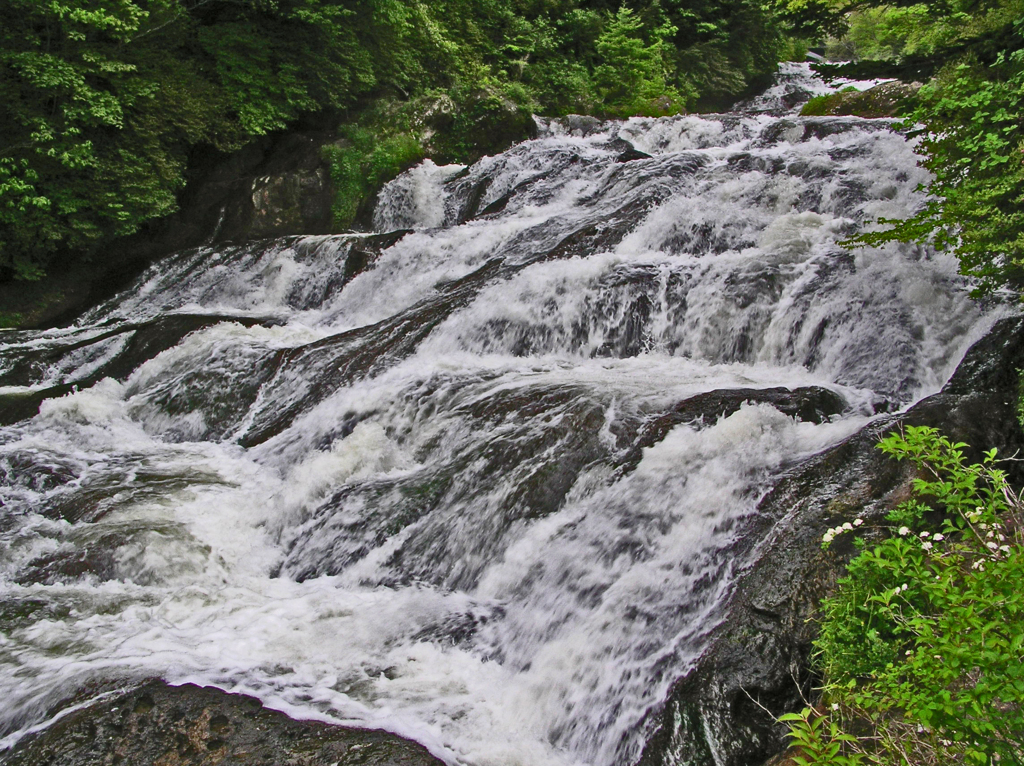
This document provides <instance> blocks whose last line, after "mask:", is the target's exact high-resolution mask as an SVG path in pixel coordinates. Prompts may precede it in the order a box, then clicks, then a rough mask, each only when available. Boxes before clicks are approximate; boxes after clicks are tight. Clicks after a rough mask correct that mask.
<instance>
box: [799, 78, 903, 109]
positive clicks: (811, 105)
mask: <svg viewBox="0 0 1024 766" xmlns="http://www.w3.org/2000/svg"><path fill="white" fill-rule="evenodd" d="M920 89H921V83H905V82H900V81H899V80H893V81H891V82H883V83H882V84H881V85H876V86H875V87H873V88H868V89H867V90H865V91H852V90H851V91H843V92H839V93H833V94H831V95H828V96H824V97H820V98H816V99H812V100H811V101H809V102H808V103H807V104H806V105H805V106H804V108H803V110H802V111H801V114H802V115H805V116H807V115H814V116H832V117H839V116H850V117H901V116H903V115H904V114H906V113H907V110H908V109H909V108H910V107H911V105H912V104H913V101H914V96H915V95H917V91H918V90H920Z"/></svg>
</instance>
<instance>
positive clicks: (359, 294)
mask: <svg viewBox="0 0 1024 766" xmlns="http://www.w3.org/2000/svg"><path fill="white" fill-rule="evenodd" d="M823 90H824V88H823V86H821V84H820V83H815V82H814V81H813V80H812V79H811V78H810V76H809V72H808V70H807V69H806V68H804V67H802V66H798V65H790V66H788V67H786V68H785V69H784V72H783V77H782V79H781V81H780V84H779V85H778V86H776V88H775V89H773V90H772V91H769V93H768V94H766V95H765V96H763V97H761V98H759V99H756V100H754V101H752V102H750V103H749V104H747V105H746V107H745V109H746V111H743V112H739V113H735V114H729V115H709V116H683V117H674V118H663V119H631V120H628V121H626V122H616V123H604V124H596V123H593V122H589V121H586V120H577V121H574V120H572V119H567V120H561V121H551V122H546V123H544V124H543V125H542V135H541V137H540V138H538V139H536V140H534V141H530V142H526V143H523V144H520V145H518V146H516V147H513V148H512V149H511V150H509V151H508V152H506V153H504V154H502V155H499V156H495V157H488V158H485V159H483V160H482V161H480V162H479V163H477V164H476V165H474V166H472V167H470V168H462V167H456V166H449V167H437V166H435V165H433V164H432V163H430V162H429V161H427V162H424V163H423V164H422V165H420V166H419V167H417V168H414V169H413V170H411V171H409V172H408V173H406V174H405V175H403V176H401V177H400V178H398V179H397V180H395V181H393V182H392V183H391V184H389V185H388V186H387V187H386V188H385V189H384V191H383V192H382V193H381V196H380V201H379V204H378V206H377V212H376V218H375V224H376V228H377V229H378V230H379V231H380V232H391V231H394V230H400V231H397V232H396V233H394V234H370V235H341V236H329V237H305V238H290V239H285V240H276V241H268V242H262V243H255V244H251V245H245V246H240V247H225V248H220V249H217V248H202V249H199V250H196V251H190V252H186V253H181V254H178V255H175V256H173V257H171V258H168V259H166V260H164V261H162V262H160V263H157V264H156V265H155V266H153V267H152V268H151V269H150V270H149V271H148V272H147V273H146V274H145V275H143V277H142V278H141V279H140V280H139V282H138V283H137V284H136V285H135V286H134V287H133V288H132V289H130V290H129V291H127V292H126V293H124V294H122V295H120V296H118V297H117V298H116V299H114V300H113V301H111V302H109V303H107V304H105V305H102V306H99V307H97V308H95V309H94V310H92V311H90V312H89V313H88V314H87V315H86V316H84V317H83V318H82V319H81V320H80V321H79V322H78V323H77V324H76V325H75V326H73V327H70V328H65V329H59V330H51V331H46V332H22V333H7V334H6V335H5V336H4V340H5V341H6V343H5V345H4V347H3V348H2V350H0V384H2V385H4V386H6V388H3V389H0V399H2V402H3V403H4V406H5V407H6V408H7V410H6V411H7V412H8V413H14V414H13V415H11V414H9V415H8V416H7V420H8V422H9V425H8V426H7V427H5V428H3V429H0V476H2V481H3V486H2V488H0V492H2V496H0V498H2V504H3V505H2V508H0V693H2V694H3V697H4V699H5V705H4V707H3V710H2V711H0V734H5V735H6V739H5V740H2V742H3V744H6V745H8V746H9V745H11V744H13V743H14V742H15V741H17V739H18V738H19V737H20V736H22V735H23V734H24V732H25V731H26V730H28V729H29V728H31V727H33V726H37V725H39V724H41V723H42V722H43V719H44V717H45V711H46V710H47V708H48V707H49V706H50V705H52V704H53V703H54V702H55V701H57V700H60V699H62V698H65V697H68V696H70V695H71V694H73V693H75V692H76V691H77V690H80V689H82V688H84V687H86V686H87V685H88V684H89V683H91V682H94V681H104V680H108V679H125V678H127V679H131V678H146V677H150V676H154V675H160V676H163V677H164V678H166V679H168V680H170V681H172V682H184V681H188V680H190V681H196V682H200V683H205V684H213V685H217V686H220V687H222V688H224V689H228V690H233V691H245V692H248V693H251V694H255V695H257V696H259V697H261V698H262V699H263V700H265V701H266V702H267V703H268V704H270V705H272V706H274V707H277V708H279V709H283V710H285V711H287V712H290V713H292V714H294V715H296V716H300V717H320V718H325V719H328V720H336V721H346V722H357V723H359V724H360V725H364V726H365V725H368V726H373V727H380V728H384V729H389V730H392V731H395V732H398V733H401V734H404V735H406V736H409V737H411V738H414V739H416V740H418V741H420V742H422V743H424V744H426V745H427V746H428V747H430V748H431V749H432V750H433V751H434V752H435V753H436V754H438V755H440V756H442V757H444V758H446V759H448V760H450V761H451V762H453V763H460V764H472V765H474V766H476V765H479V766H509V765H511V764H529V765H530V766H543V765H545V764H549V765H551V766H564V765H567V764H593V765H594V766H603V765H608V764H617V763H629V762H631V761H632V760H635V758H636V757H637V755H638V754H639V752H640V749H641V748H642V747H643V742H644V735H645V732H644V730H643V726H642V725H641V724H642V722H643V721H644V720H645V719H646V716H648V715H649V713H650V712H651V711H652V710H656V709H657V708H658V707H659V705H660V704H662V702H663V700H664V699H665V696H666V694H667V690H668V688H669V686H670V685H671V683H672V682H673V681H674V680H675V679H677V678H678V677H680V676H681V675H682V674H683V673H684V672H685V671H686V670H687V668H688V667H690V666H691V664H692V663H693V662H694V660H695V658H697V657H698V656H699V655H700V653H701V651H702V648H703V647H704V638H705V636H706V635H707V633H708V631H709V630H710V629H711V628H712V627H713V626H714V625H715V623H716V621H717V620H718V619H719V612H720V608H721V605H722V604H723V603H724V600H725V599H726V598H727V597H728V594H729V592H730V588H731V584H732V582H733V578H734V575H735V573H737V572H738V571H740V570H741V569H742V568H743V567H744V566H745V564H746V563H747V562H746V561H745V560H743V558H742V557H738V555H736V554H733V553H732V552H731V546H732V545H733V544H734V542H735V539H736V535H737V534H738V531H737V530H738V529H739V526H738V522H739V521H741V520H742V519H743V518H744V517H747V516H749V515H750V514H752V513H754V512H755V509H756V506H757V502H758V500H759V498H761V497H762V496H763V495H764V493H765V492H767V491H768V489H769V488H770V487H771V486H772V483H773V481H775V480H776V479H777V478H778V477H779V476H780V475H781V474H782V473H783V472H784V471H785V470H787V468H789V467H791V466H793V465H795V464H796V463H798V462H800V461H801V460H804V459H806V458H807V457H808V456H810V455H813V454H814V453H816V452H818V451H820V450H822V449H824V448H826V447H827V446H829V445H832V444H834V443H836V442H838V441H839V440H841V439H843V438H845V437H846V436H848V435H850V434H852V433H854V432H855V431H856V430H858V429H859V428H861V427H862V426H863V425H864V424H865V423H867V422H868V421H869V420H870V419H871V417H872V416H873V415H874V414H875V413H876V412H878V411H879V410H880V409H883V408H884V409H890V410H891V409H895V408H900V407H903V406H906V405H908V404H910V403H912V402H914V401H915V400H917V399H918V398H920V397H921V396H923V395H925V394H927V393H930V392H933V391H935V390H937V389H938V388H939V387H940V386H941V385H942V383H943V382H944V381H945V380H946V378H947V377H948V376H949V374H950V373H951V371H952V369H953V367H954V366H955V364H956V363H957V361H958V360H959V359H960V357H961V356H962V354H963V352H964V350H965V349H966V347H967V345H968V344H969V343H970V342H972V341H973V340H975V339H976V338H978V337H979V336H980V335H981V334H982V333H983V332H984V330H985V329H986V328H987V327H988V326H989V325H990V324H991V322H992V321H993V316H992V315H991V313H988V314H986V313H985V312H983V311H982V310H981V309H980V308H979V307H978V306H977V305H976V304H974V303H972V302H971V301H970V300H969V299H968V297H967V295H966V292H965V287H964V285H963V284H962V283H961V281H960V279H959V278H958V277H957V276H956V268H955V262H954V261H953V260H952V259H951V258H950V257H949V256H945V255H936V254H935V253H932V252H930V251H928V250H925V249H922V248H917V247H897V246H888V247H885V248H882V249H871V248H866V249H858V250H853V251H847V250H844V249H842V248H841V247H839V246H838V245H837V242H839V241H841V240H842V239H844V238H846V237H848V236H849V235H850V234H852V233H854V232H856V231H859V230H862V229H863V228H864V227H865V226H866V225H868V224H867V223H866V222H868V221H871V220H874V219H875V218H877V217H879V216H887V217H898V216H901V215H904V214H907V213H909V212H910V211H911V210H912V209H913V208H914V207H915V206H916V205H918V204H920V199H921V198H920V195H919V193H918V192H916V191H915V189H916V187H917V186H918V184H920V183H921V182H922V181H924V180H925V176H924V174H923V171H922V170H920V169H919V168H918V167H917V165H916V162H915V157H914V155H913V153H912V151H911V148H910V146H909V145H908V144H907V142H906V141H905V140H904V139H903V138H902V137H901V136H900V135H898V134H897V133H895V132H893V131H892V130H891V129H890V125H889V124H888V123H887V122H886V121H869V120H861V119H858V118H799V117H796V116H793V115H792V114H789V113H787V110H788V109H789V108H790V107H792V106H793V103H792V102H794V101H797V100H798V96H799V94H800V93H801V92H803V93H808V92H821V91H823ZM794 93H796V94H797V96H794V95H793V94H794ZM636 150H639V152H641V153H646V154H647V155H650V156H646V157H645V156H643V154H638V153H637V151H636ZM625 160H630V161H625ZM37 405H38V414H35V413H36V409H37ZM19 407H20V409H19ZM26 408H27V409H26ZM21 415H24V416H25V417H20V416H21ZM19 418H20V419H19ZM12 421H13V422H12Z"/></svg>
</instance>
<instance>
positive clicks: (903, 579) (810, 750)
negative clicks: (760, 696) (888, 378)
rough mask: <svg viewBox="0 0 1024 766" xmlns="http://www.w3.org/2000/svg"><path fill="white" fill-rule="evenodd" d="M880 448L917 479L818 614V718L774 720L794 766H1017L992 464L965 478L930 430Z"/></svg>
mask: <svg viewBox="0 0 1024 766" xmlns="http://www.w3.org/2000/svg"><path fill="white" fill-rule="evenodd" d="M879 446H880V448H881V449H882V450H883V451H884V452H886V453H887V454H889V455H892V456H893V457H895V458H896V459H897V460H909V461H911V462H912V463H913V464H914V465H915V466H916V467H917V468H918V469H919V477H918V478H916V479H915V480H914V497H913V498H912V499H911V500H908V501H906V502H904V503H902V504H901V505H899V506H898V507H897V508H896V509H895V510H893V511H892V512H891V513H890V514H889V515H888V517H887V518H888V522H889V524H888V525H886V528H885V530H884V531H885V532H887V533H888V535H889V536H888V537H887V538H886V539H885V540H884V541H883V542H881V543H880V544H878V545H875V546H868V545H866V544H864V543H863V542H861V541H858V542H859V545H860V547H861V548H862V550H861V553H860V554H859V555H858V556H857V557H856V558H855V559H854V560H853V561H852V562H851V563H850V566H849V569H848V573H847V575H846V576H845V577H844V578H843V579H842V580H840V582H839V585H838V588H837V590H836V592H835V593H834V595H832V596H831V597H830V598H828V599H826V600H825V602H824V603H823V605H822V613H823V622H822V627H821V635H820V637H819V639H818V640H817V642H816V649H817V659H818V662H819V665H820V668H821V670H822V671H823V674H824V686H823V705H822V706H821V707H820V709H819V710H818V711H811V710H805V711H803V712H801V713H798V714H790V715H787V716H783V720H785V721H788V722H789V723H790V725H791V734H790V736H791V738H792V740H793V742H794V744H795V745H796V746H797V747H798V748H799V749H800V750H801V754H800V755H799V756H798V757H797V763H801V764H805V765H809V764H817V765H822V766H823V765H824V764H835V765H837V766H843V765H846V764H908V763H909V764H951V763H965V764H979V765H981V764H995V763H1000V764H1021V763H1024V746H1022V738H1021V733H1022V732H1024V662H1022V660H1024V555H1022V554H1024V535H1022V530H1024V506H1022V503H1021V497H1020V494H1019V493H1017V492H1015V491H1014V490H1013V489H1011V487H1010V486H1009V485H1008V484H1007V481H1006V476H1005V473H1004V472H1003V471H1002V470H1000V469H999V468H997V467H996V453H995V450H992V451H990V452H988V453H987V454H986V455H985V458H984V461H983V462H982V463H980V464H973V465H968V464H967V463H966V461H965V459H964V454H963V449H964V447H966V445H964V444H954V443H952V442H950V441H949V440H948V439H947V438H945V437H943V436H940V435H939V433H938V432H937V431H936V430H935V429H932V428H923V427H922V428H914V427H908V428H907V429H906V430H905V432H903V433H898V434H892V435H891V436H889V437H888V438H886V439H884V440H883V441H882V442H881V444H880V445H879ZM853 528H854V525H853V524H848V525H844V526H843V527H839V528H836V529H832V530H829V531H828V532H827V533H826V535H825V539H824V543H823V544H824V545H825V546H826V547H827V546H828V545H829V544H830V543H831V542H832V540H833V539H834V538H835V537H836V536H837V535H841V534H846V533H848V532H849V531H850V530H852V529H853ZM936 530H938V531H936Z"/></svg>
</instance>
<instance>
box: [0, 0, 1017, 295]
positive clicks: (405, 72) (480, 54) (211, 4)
mask: <svg viewBox="0 0 1024 766" xmlns="http://www.w3.org/2000/svg"><path fill="white" fill-rule="evenodd" d="M1022 18H1024V3H1022V2H1021V0H994V1H993V2H975V1H974V0H936V2H930V3H910V4H878V3H873V2H857V3H851V2H849V0H822V1H821V2H818V1H816V0H789V1H788V2H787V1H786V0H776V2H768V3H762V2H758V0H635V1H634V2H629V3H625V4H623V5H619V4H618V3H617V2H613V1H612V0H512V2H505V1H503V0H441V1H440V2H429V3H428V2H418V1H417V0H8V1H7V2H5V3H4V4H3V5H2V7H0V103H2V104H3V106H2V110H0V279H3V280H11V279H22V280H23V279H34V278H39V277H40V276H41V275H43V274H44V273H45V270H46V269H48V268H50V269H52V268H54V267H59V266H60V265H61V264H62V263H65V262H66V261H68V259H81V258H102V253H103V249H104V247H105V246H106V245H107V244H108V243H110V242H111V241H113V240H115V239H116V238H119V237H124V236H126V235H129V234H132V233H134V232H137V231H139V230H140V228H142V227H144V226H146V225H147V222H151V221H154V220H157V219H160V218H162V217H165V216H167V215H168V214H170V213H172V212H174V211H175V210H176V209H177V207H178V205H179V201H180V195H181V192H182V190H183V188H184V187H185V186H186V184H187V183H188V181H189V180H190V177H191V175H192V174H193V173H194V171H195V170H196V168H197V166H198V165H201V164H202V163H204V162H209V161H210V158H211V157H213V156H217V155H219V154H227V153H230V152H232V151H234V150H237V149H239V148H240V147H243V146H244V145H246V143H247V142H250V141H252V140H254V139H256V138H258V137H260V136H265V135H267V134H274V133H280V132H282V131H287V130H292V129H297V128H302V127H309V126H315V127H316V128H317V129H321V130H322V129H327V130H330V131H332V132H333V133H334V134H335V135H337V137H338V139H339V140H338V141H337V142H335V143H333V144H332V145H331V146H330V147H328V148H325V150H324V151H325V153H327V154H328V155H329V156H326V157H325V159H326V160H327V161H329V163H330V167H331V175H332V179H333V182H334V184H335V186H336V188H337V194H336V202H335V209H334V211H333V214H334V227H335V229H336V230H338V231H341V230H344V229H345V228H347V227H348V226H349V225H351V224H352V221H353V219H354V217H355V213H356V210H357V208H358V206H359V204H360V203H361V200H363V199H364V198H365V197H366V196H367V195H369V194H371V193H372V192H373V191H374V190H375V188H377V187H378V186H379V184H380V183H382V182H383V181H385V180H387V179H388V178H390V177H393V176H394V175H396V174H397V173H398V172H399V171H400V170H402V169H403V168H405V167H408V166H409V165H411V164H413V163H415V162H416V161H418V160H419V159H421V158H422V157H424V156H428V155H429V156H433V157H435V158H437V159H438V160H439V161H460V160H461V161H465V160H467V159H471V158H473V157H474V156H479V153H480V152H479V148H480V147H479V146H478V144H479V141H480V135H481V126H483V127H484V128H487V126H488V125H489V123H488V119H489V118H490V119H491V123H490V124H491V125H492V127H493V126H494V125H496V124H497V121H499V120H500V119H504V116H506V115H507V114H509V110H510V109H512V110H518V111H519V112H520V113H523V114H529V113H537V114H542V115H564V114H568V113H582V114H592V115H598V116H601V117H627V116H631V115H647V116H658V115H668V114H677V113H681V112H686V111H708V110H720V109H725V108H727V107H728V106H729V105H730V104H731V103H733V102H735V101H736V100H737V99H739V98H741V97H743V96H745V95H748V94H750V93H752V92H754V91H756V90H757V89H759V88H762V87H764V86H765V85H766V84H767V83H768V82H769V81H770V78H771V75H772V74H773V72H774V71H775V70H776V67H777V64H778V62H779V61H781V60H785V59H802V58H803V56H804V54H805V52H806V50H807V48H808V47H810V46H825V50H826V51H827V52H828V53H829V54H830V55H831V57H832V58H835V59H845V60H851V61H853V62H855V64H854V70H855V71H854V70H850V69H849V67H847V70H846V71H845V72H840V73H846V74H858V73H859V74H862V75H863V74H866V75H872V76H889V77H901V78H904V79H906V80H908V81H909V80H918V81H922V82H926V83H927V85H926V87H925V88H923V89H922V90H921V91H920V96H919V97H918V98H917V99H916V100H915V102H914V104H913V106H912V108H909V109H908V110H907V117H908V118H909V119H910V122H909V123H908V124H909V125H914V126H916V127H917V130H919V131H923V133H924V135H925V137H926V138H925V141H924V143H923V144H922V157H923V161H924V162H925V163H926V164H928V166H929V167H930V169H931V170H932V171H933V172H934V173H935V177H936V180H935V183H934V184H933V188H932V191H933V194H934V196H933V198H932V202H931V203H929V205H928V206H927V207H926V208H925V209H923V210H922V211H921V213H920V214H919V215H918V216H917V217H916V218H914V219H912V220H911V221H909V222H896V223H893V224H892V225H891V226H890V231H889V232H888V233H884V234H879V235H875V239H876V240H877V239H879V238H885V237H889V238H900V239H904V240H914V239H918V240H921V239H930V240H933V241H935V242H937V243H938V244H939V245H957V246H958V248H959V252H960V254H961V258H962V261H963V263H964V268H965V271H967V272H969V273H972V274H974V275H976V276H979V277H981V279H982V280H983V286H990V287H992V286H994V287H998V286H1002V285H1005V284H1010V285H1013V286H1017V285H1019V284H1020V283H1021V282H1022V280H1024V278H1022V276H1021V275H1022V272H1021V264H1022V263H1024V233H1022V232H1024V212H1022V207H1024V206H1022V190H1024V161H1022V156H1024V155H1022V150H1024V144H1022V138H1024V133H1022V127H1021V119H1020V115H1021V103H1022V98H1024V96H1022V93H1024V62H1022V56H1024V51H1022V48H1024V37H1022V33H1024V26H1022V24H1024V22H1022ZM819 50H820V48H819ZM826 69H827V67H826ZM833 74H835V73H833ZM439 114H440V115H441V117H442V118H443V119H440V120H439V119H438V115H439ZM431 120H432V122H431ZM428 123H429V124H432V125H434V126H437V125H440V134H441V135H440V137H435V138H434V139H433V143H432V144H431V146H430V148H429V149H428V148H427V147H426V146H425V138H424V134H425V130H424V125H426V124H428ZM428 132H430V133H436V132H438V131H437V130H435V129H430V130H429V131H428Z"/></svg>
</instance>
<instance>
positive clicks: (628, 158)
mask: <svg viewBox="0 0 1024 766" xmlns="http://www.w3.org/2000/svg"><path fill="white" fill-rule="evenodd" d="M649 159H651V155H649V154H647V152H642V151H640V150H639V149H636V148H634V147H630V148H629V149H626V151H624V152H623V153H622V154H620V155H619V156H618V157H616V158H615V161H616V162H634V161H635V160H649Z"/></svg>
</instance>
